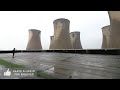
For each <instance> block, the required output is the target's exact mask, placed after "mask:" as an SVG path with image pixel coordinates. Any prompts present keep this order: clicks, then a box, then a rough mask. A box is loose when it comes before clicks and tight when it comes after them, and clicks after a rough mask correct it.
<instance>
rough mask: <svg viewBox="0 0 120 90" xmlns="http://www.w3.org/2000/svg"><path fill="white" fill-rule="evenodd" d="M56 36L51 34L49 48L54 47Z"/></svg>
mask: <svg viewBox="0 0 120 90" xmlns="http://www.w3.org/2000/svg"><path fill="white" fill-rule="evenodd" d="M53 39H54V36H50V47H49V49H54V46H53V45H54V42H53Z"/></svg>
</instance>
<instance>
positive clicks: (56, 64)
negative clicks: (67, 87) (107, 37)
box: [0, 52, 120, 79]
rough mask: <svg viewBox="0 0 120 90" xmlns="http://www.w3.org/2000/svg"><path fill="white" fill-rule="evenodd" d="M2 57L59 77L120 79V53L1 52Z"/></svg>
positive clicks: (0, 56)
mask: <svg viewBox="0 0 120 90" xmlns="http://www.w3.org/2000/svg"><path fill="white" fill-rule="evenodd" d="M0 58H1V59H5V60H7V61H10V62H13V63H16V64H22V65H25V66H28V67H31V68H33V69H35V70H42V71H44V72H46V73H47V74H49V75H51V76H53V77H56V78H57V79H69V77H70V76H72V79H120V55H99V54H97V55H96V54H70V53H50V52H42V53H41V52H33V53H27V52H26V53H16V54H15V58H12V53H11V54H0Z"/></svg>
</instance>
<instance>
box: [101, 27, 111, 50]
mask: <svg viewBox="0 0 120 90" xmlns="http://www.w3.org/2000/svg"><path fill="white" fill-rule="evenodd" d="M102 33H103V40H102V48H103V49H104V48H109V46H110V25H108V26H105V27H103V28H102Z"/></svg>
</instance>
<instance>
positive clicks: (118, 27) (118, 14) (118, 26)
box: [108, 11, 120, 48]
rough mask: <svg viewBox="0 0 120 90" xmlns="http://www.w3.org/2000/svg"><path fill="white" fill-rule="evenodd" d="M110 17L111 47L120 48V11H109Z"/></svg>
mask: <svg viewBox="0 0 120 90" xmlns="http://www.w3.org/2000/svg"><path fill="white" fill-rule="evenodd" d="M108 14H109V17H110V48H120V11H108Z"/></svg>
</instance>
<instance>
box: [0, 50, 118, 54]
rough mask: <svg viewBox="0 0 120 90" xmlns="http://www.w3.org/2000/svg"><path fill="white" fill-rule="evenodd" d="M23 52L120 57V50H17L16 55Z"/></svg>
mask: <svg viewBox="0 0 120 90" xmlns="http://www.w3.org/2000/svg"><path fill="white" fill-rule="evenodd" d="M21 52H24V53H25V52H54V53H77V54H106V55H120V49H79V50H16V51H15V53H21ZM0 53H1V54H2V53H13V52H12V50H4V51H0Z"/></svg>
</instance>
